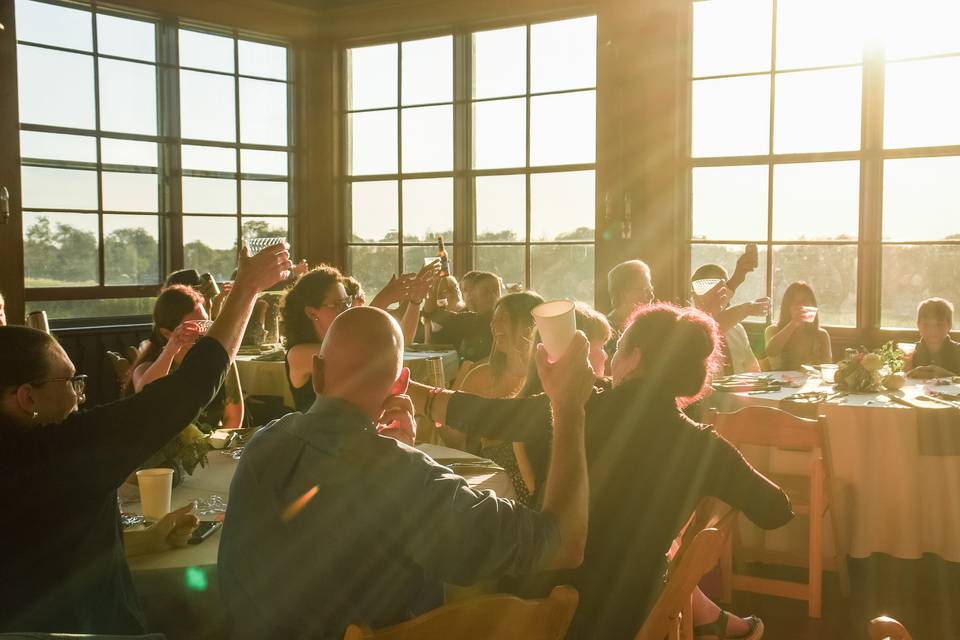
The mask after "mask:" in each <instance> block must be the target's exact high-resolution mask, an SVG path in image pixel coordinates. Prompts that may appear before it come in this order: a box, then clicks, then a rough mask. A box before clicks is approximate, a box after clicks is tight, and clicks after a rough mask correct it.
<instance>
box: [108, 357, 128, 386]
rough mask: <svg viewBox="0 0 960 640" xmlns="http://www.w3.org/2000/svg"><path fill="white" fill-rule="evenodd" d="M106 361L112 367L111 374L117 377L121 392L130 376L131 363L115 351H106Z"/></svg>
mask: <svg viewBox="0 0 960 640" xmlns="http://www.w3.org/2000/svg"><path fill="white" fill-rule="evenodd" d="M107 359H108V360H109V361H110V364H111V365H113V373H114V375H116V376H117V384H119V385H120V389H121V391H122V390H123V386H124V385H125V384H127V379H128V378H129V376H130V366H131V365H132V364H133V362H132V361H131V360H129V359H127V358H125V357H123V356H121V355H120V354H119V353H117V352H116V351H107Z"/></svg>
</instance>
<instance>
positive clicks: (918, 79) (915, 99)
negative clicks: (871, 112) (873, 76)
mask: <svg viewBox="0 0 960 640" xmlns="http://www.w3.org/2000/svg"><path fill="white" fill-rule="evenodd" d="M958 74H960V58H944V59H942V60H917V61H915V62H897V63H891V64H888V65H887V75H886V80H885V83H886V84H885V102H884V107H883V110H884V127H883V141H884V146H885V147H887V148H888V149H895V148H898V147H926V146H933V145H948V144H958V143H960V119H958V118H957V113H958V111H960V84H958V83H957V82H956V78H957V77H958Z"/></svg>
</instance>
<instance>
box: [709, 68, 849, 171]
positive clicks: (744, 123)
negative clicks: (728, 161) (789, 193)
mask: <svg viewBox="0 0 960 640" xmlns="http://www.w3.org/2000/svg"><path fill="white" fill-rule="evenodd" d="M858 131H859V129H858ZM691 137H692V140H693V150H692V153H693V156H694V157H701V158H702V157H709V156H748V155H756V154H765V153H767V151H768V149H769V147H770V142H769V141H770V78H769V76H751V77H747V78H722V79H719V80H697V81H696V82H694V83H693V132H692V134H691Z"/></svg>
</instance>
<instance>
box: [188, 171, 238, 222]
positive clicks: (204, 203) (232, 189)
mask: <svg viewBox="0 0 960 640" xmlns="http://www.w3.org/2000/svg"><path fill="white" fill-rule="evenodd" d="M183 210H184V211H189V212H191V213H236V212H237V182H236V181H235V180H227V179H224V178H195V177H193V176H184V177H183Z"/></svg>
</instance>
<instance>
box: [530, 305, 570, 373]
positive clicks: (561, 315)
mask: <svg viewBox="0 0 960 640" xmlns="http://www.w3.org/2000/svg"><path fill="white" fill-rule="evenodd" d="M530 313H531V315H533V320H534V322H535V323H536V325H537V331H539V332H540V339H541V340H542V341H543V346H544V348H545V349H546V350H547V355H549V356H550V360H551V361H554V362H555V361H557V360H559V359H560V357H561V356H563V354H564V353H565V352H566V350H567V347H569V346H570V341H571V340H573V336H574V334H575V333H576V332H577V316H576V314H575V313H574V304H573V302H571V301H570V300H554V301H552V302H545V303H543V304H541V305H537V306H536V307H534V308H533V311H531V312H530Z"/></svg>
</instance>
